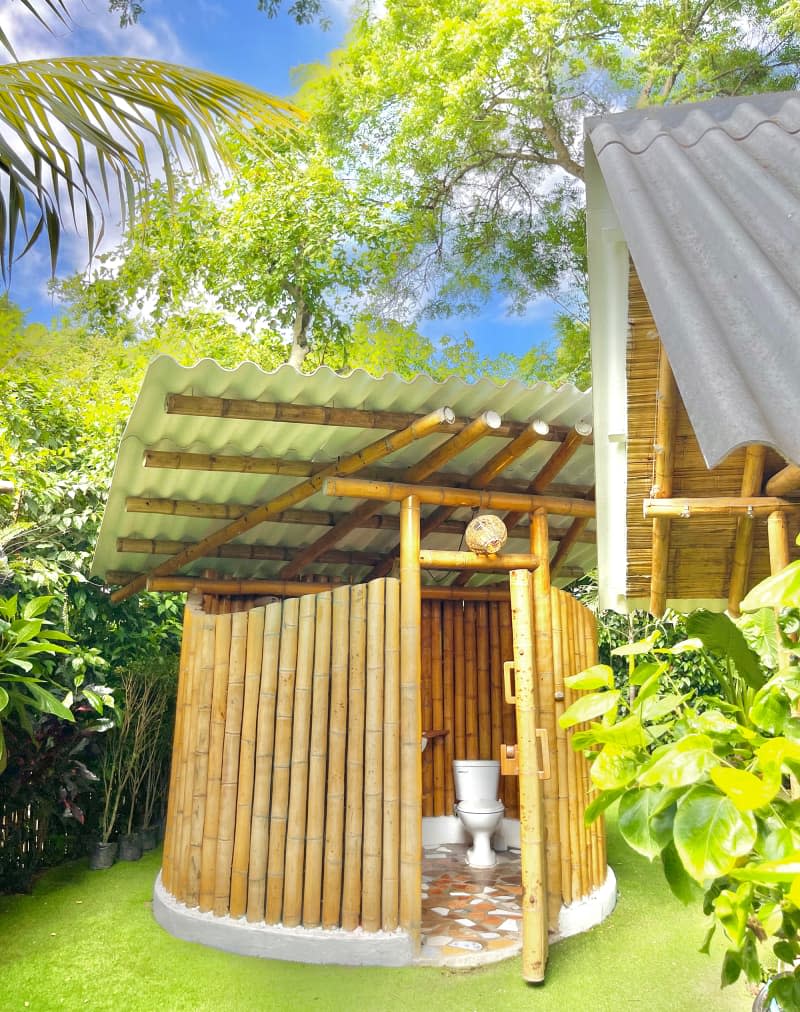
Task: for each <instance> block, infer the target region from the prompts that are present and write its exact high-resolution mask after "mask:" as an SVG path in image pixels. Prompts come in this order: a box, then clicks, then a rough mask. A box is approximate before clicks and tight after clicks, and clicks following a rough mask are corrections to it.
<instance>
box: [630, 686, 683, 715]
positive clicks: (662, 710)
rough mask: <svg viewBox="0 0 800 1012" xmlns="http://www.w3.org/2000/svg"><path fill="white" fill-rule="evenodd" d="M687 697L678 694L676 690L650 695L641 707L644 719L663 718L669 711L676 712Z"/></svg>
mask: <svg viewBox="0 0 800 1012" xmlns="http://www.w3.org/2000/svg"><path fill="white" fill-rule="evenodd" d="M687 698H688V697H687V696H678V695H676V694H675V693H674V692H670V693H667V695H665V696H650V697H649V698H647V699H644V700H643V701H642V704H641V707H640V708H639V709H640V713H641V716H642V720H647V721H656V720H661V718H662V717H666V716H667V714H668V713H674V712H675V711H676V710H677V709H678V707H679V706H680V705H681V703H683V702H685V701H686V699H687Z"/></svg>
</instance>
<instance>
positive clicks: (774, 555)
mask: <svg viewBox="0 0 800 1012" xmlns="http://www.w3.org/2000/svg"><path fill="white" fill-rule="evenodd" d="M767 538H768V540H769V569H770V573H771V574H772V575H773V576H774V575H775V574H776V573H780V571H781V570H782V569H785V568H786V567H787V566H788V565H789V561H790V559H791V555H790V553H789V524H788V522H787V519H786V514H785V513H777V512H776V513H770V515H769V517H768V519H767Z"/></svg>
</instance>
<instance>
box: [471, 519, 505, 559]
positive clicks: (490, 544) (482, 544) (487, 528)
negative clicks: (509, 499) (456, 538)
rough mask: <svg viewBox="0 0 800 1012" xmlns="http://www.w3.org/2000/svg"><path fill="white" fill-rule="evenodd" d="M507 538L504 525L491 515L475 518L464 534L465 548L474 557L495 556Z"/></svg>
mask: <svg viewBox="0 0 800 1012" xmlns="http://www.w3.org/2000/svg"><path fill="white" fill-rule="evenodd" d="M507 538H508V531H507V530H506V525H505V524H504V523H503V521H502V520H501V519H500V517H496V516H494V515H493V514H491V513H486V514H484V515H483V516H479V517H475V518H474V520H471V521H470V522H469V524H468V525H467V529H466V531H465V532H464V540H465V541H466V543H467V548H469V550H470V551H471V552H475V554H476V555H497V553H498V552H499V551H500V549H501V548H502V547H503V545H504V544H505V543H506V539H507Z"/></svg>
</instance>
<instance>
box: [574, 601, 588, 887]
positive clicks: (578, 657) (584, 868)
mask: <svg viewBox="0 0 800 1012" xmlns="http://www.w3.org/2000/svg"><path fill="white" fill-rule="evenodd" d="M575 646H576V653H575V663H576V667H577V669H578V671H581V670H583V669H584V668H585V667H586V666H587V661H588V657H587V655H586V650H585V643H584V638H583V613H582V612H581V610H580V608H579V607H576V608H575ZM585 727H586V725H585V724H580V725H578V729H579V730H584V729H585ZM578 772H579V775H580V780H579V783H578V796H579V798H580V820H579V823H578V825H579V827H580V834H581V895H582V896H586V895H587V894H588V893H589V892H590V891H591V878H590V875H589V849H590V847H591V830H590V828H589V827H588V826H587V825H586V823H585V821H584V818H583V816H584V812H585V810H586V805H587V803H588V801H589V764H588V762H587V761H586V758H585V756H583V755H580V761H579V763H578Z"/></svg>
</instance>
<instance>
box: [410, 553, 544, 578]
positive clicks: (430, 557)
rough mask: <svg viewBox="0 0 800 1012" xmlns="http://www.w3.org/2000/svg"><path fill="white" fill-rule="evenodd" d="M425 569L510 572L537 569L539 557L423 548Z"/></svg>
mask: <svg viewBox="0 0 800 1012" xmlns="http://www.w3.org/2000/svg"><path fill="white" fill-rule="evenodd" d="M419 563H420V565H421V566H422V568H423V569H469V570H475V571H477V572H480V573H508V572H510V571H511V570H512V569H535V568H536V567H537V566H538V565H539V559H538V558H537V557H536V556H534V555H530V554H528V553H525V552H515V553H508V554H505V555H476V554H475V553H474V552H446V551H442V550H434V549H425V548H424V549H423V550H422V551H421V552H420V553H419Z"/></svg>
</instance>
